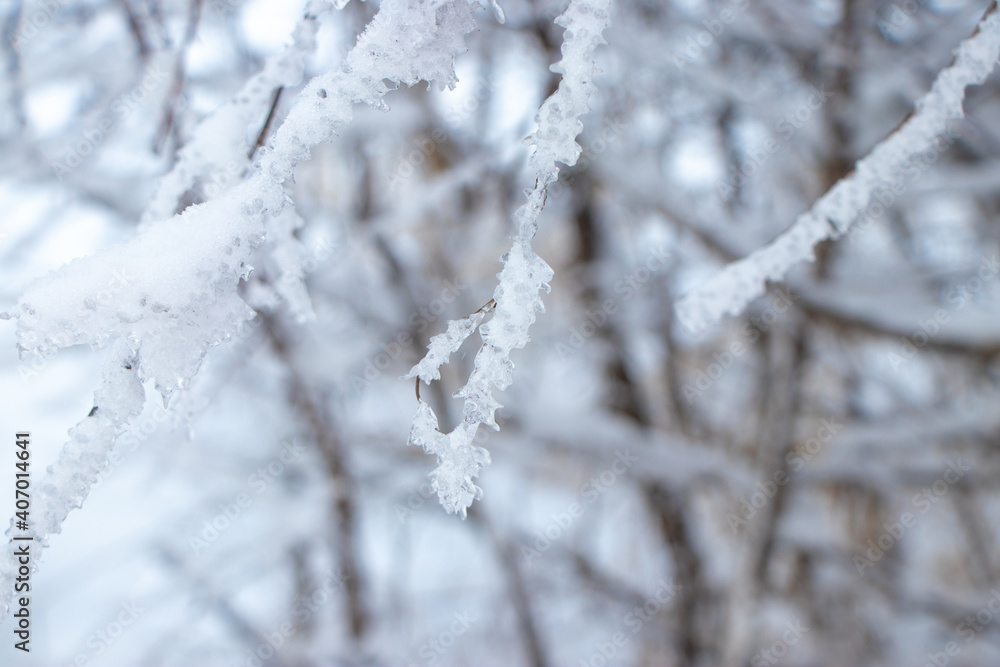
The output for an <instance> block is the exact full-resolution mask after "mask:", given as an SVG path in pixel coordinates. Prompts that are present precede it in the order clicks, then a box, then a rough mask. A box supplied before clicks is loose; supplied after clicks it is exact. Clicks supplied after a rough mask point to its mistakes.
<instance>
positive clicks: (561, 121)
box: [406, 0, 611, 517]
mask: <svg viewBox="0 0 1000 667" xmlns="http://www.w3.org/2000/svg"><path fill="white" fill-rule="evenodd" d="M610 10H611V0H572V1H571V2H570V5H569V7H568V8H567V9H566V11H565V12H564V13H563V14H561V15H560V16H559V17H558V18H557V19H556V23H557V24H558V25H561V26H563V27H564V28H566V32H565V33H564V34H563V45H562V59H561V60H560V61H559V62H558V63H556V64H554V65H552V68H551V69H552V71H553V72H556V73H560V74H562V80H561V81H560V83H559V88H558V89H557V90H556V91H555V92H554V93H553V94H552V95H551V96H549V98H548V99H546V100H545V102H543V103H542V106H541V108H540V109H539V111H538V115H537V116H536V117H535V121H536V123H537V128H536V130H535V132H534V133H533V134H532V135H531V136H530V137H529V139H528V141H529V143H531V144H532V145H533V146H534V151H533V153H532V155H531V157H530V158H529V161H528V166H529V169H530V171H531V172H532V173H533V175H534V177H535V185H534V188H532V189H531V190H528V191H527V192H526V194H527V197H528V201H527V203H525V204H523V205H522V206H521V207H520V208H519V209H518V210H517V212H516V213H515V214H514V219H515V221H516V223H517V230H518V231H517V235H516V236H515V238H514V245H513V247H512V248H511V249H510V252H508V253H507V254H506V255H505V256H504V257H503V265H504V266H503V270H502V271H501V272H500V273H499V274H498V276H497V277H498V278H499V284H498V285H497V288H496V291H495V292H494V294H493V301H494V303H495V310H494V314H493V317H492V318H491V319H490V321H489V322H487V323H486V324H484V325H482V327H481V328H480V335H481V336H482V339H483V345H482V347H480V349H479V352H478V353H477V354H476V360H475V364H474V367H473V370H472V374H471V375H470V376H469V380H468V382H467V383H466V385H465V386H464V387H462V388H461V389H460V390H459V391H458V392H457V393H456V394H455V396H456V397H460V398H463V399H465V400H464V406H463V412H464V418H463V420H462V422H461V423H460V424H459V425H458V426H456V427H455V429H454V430H453V431H451V432H450V433H447V434H445V433H441V432H440V431H439V430H438V420H437V417H436V416H435V414H434V411H433V410H432V409H431V407H430V406H429V405H428V404H427V403H425V402H424V401H422V400H421V401H419V405H418V407H417V414H416V416H415V417H414V420H413V425H412V427H411V429H410V444H411V445H418V446H421V447H423V448H424V450H425V451H426V452H427V453H428V454H434V455H436V456H437V458H438V467H437V468H436V469H435V470H434V471H433V472H431V474H430V477H431V483H432V485H433V487H434V489H435V490H436V491H437V494H438V498H439V499H440V501H441V505H442V506H443V507H444V508H445V510H447V511H448V512H449V513H453V514H454V513H457V514H460V515H461V516H462V517H465V515H466V511H467V510H468V508H469V506H470V505H472V501H473V500H476V499H479V498H481V497H482V489H480V488H479V487H478V486H476V484H475V482H474V481H473V480H474V479H475V478H476V477H478V476H479V472H480V470H481V469H482V467H483V466H485V465H488V464H489V462H490V457H489V453H488V452H487V451H486V450H485V449H483V448H482V447H479V446H477V445H475V444H474V443H473V440H474V439H475V437H476V432H477V431H478V428H479V425H480V424H485V425H486V426H489V427H490V428H492V429H494V430H499V427H498V426H497V423H496V417H495V415H496V411H497V409H498V408H500V407H502V406H501V405H500V403H499V402H498V401H497V400H496V398H494V396H493V390H494V389H499V390H501V391H503V390H504V389H506V388H507V387H509V386H510V384H511V382H512V379H513V369H514V364H513V363H512V362H511V360H510V353H511V351H512V350H515V349H519V348H522V347H524V346H525V345H526V344H527V343H528V340H529V336H528V329H529V328H530V327H531V325H532V324H533V323H534V321H535V313H536V312H539V311H542V312H544V310H545V307H544V305H543V303H542V299H541V297H540V296H539V292H540V291H541V290H543V289H544V290H546V291H548V289H549V285H548V283H549V281H550V280H551V279H552V269H551V268H550V267H549V265H548V264H546V263H545V261H544V260H543V259H542V258H541V257H539V256H538V255H537V254H535V251H534V250H533V249H532V247H531V239H532V238H533V237H534V236H535V231H536V230H537V229H538V215H539V214H540V213H541V211H542V208H543V207H544V206H545V199H546V196H547V193H548V186H549V185H550V184H551V183H552V182H554V181H555V180H556V179H557V178H558V177H559V167H558V166H557V164H556V163H557V162H562V163H563V164H566V165H569V166H572V165H574V164H576V161H577V159H578V158H579V156H580V153H581V151H582V148H581V147H580V145H579V144H577V142H576V137H577V136H578V135H579V134H580V131H581V130H582V129H583V124H582V123H581V122H580V116H582V115H583V114H585V113H586V112H587V111H588V110H589V109H590V107H589V106H588V100H589V99H590V95H591V93H593V92H594V91H595V90H596V86H595V85H594V83H593V80H594V75H595V74H596V73H597V66H596V64H595V63H594V57H593V54H594V50H595V49H596V48H597V47H598V46H599V45H601V44H605V43H606V42H605V41H604V38H603V36H602V35H603V32H604V30H605V29H606V28H607V27H608V25H609V24H610ZM481 320H482V316H481V314H480V316H478V317H476V315H474V316H473V318H467V319H464V320H458V321H457V322H450V323H449V324H448V331H447V332H446V333H445V334H442V335H439V336H435V337H434V338H432V339H431V344H430V346H429V352H428V354H427V356H425V357H424V359H423V360H422V361H421V362H420V363H418V364H417V365H416V366H414V367H413V368H412V369H411V370H410V372H409V374H408V375H407V376H406V377H408V378H413V377H419V378H420V379H421V380H423V381H424V382H428V383H429V382H430V381H431V380H435V379H438V378H439V377H440V374H439V370H438V369H439V368H440V366H441V364H443V363H445V362H446V361H447V359H448V357H449V356H450V355H451V354H452V353H454V352H455V351H456V350H457V349H458V348H459V347H460V346H461V344H462V342H463V341H464V340H465V339H466V338H467V337H468V336H469V335H470V334H471V333H472V331H473V330H475V327H476V325H478V324H479V322H480V321H481Z"/></svg>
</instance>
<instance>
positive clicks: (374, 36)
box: [0, 0, 475, 621]
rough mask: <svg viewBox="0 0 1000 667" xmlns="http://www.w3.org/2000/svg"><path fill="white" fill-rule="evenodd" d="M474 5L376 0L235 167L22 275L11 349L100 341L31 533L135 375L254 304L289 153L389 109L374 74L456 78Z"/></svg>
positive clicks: (135, 396) (59, 506)
mask: <svg viewBox="0 0 1000 667" xmlns="http://www.w3.org/2000/svg"><path fill="white" fill-rule="evenodd" d="M472 14H473V8H472V7H471V6H470V4H469V2H467V1H466V0H438V1H436V2H427V1H422V0H383V2H382V4H381V7H380V8H379V12H378V14H376V15H375V17H374V18H373V19H372V21H371V23H370V24H369V25H368V27H367V28H366V29H365V31H364V33H362V35H361V36H360V37H359V38H358V42H357V44H356V45H355V47H354V49H353V50H352V51H351V52H350V53H349V54H348V56H347V63H346V65H345V66H344V67H343V68H342V69H339V70H337V71H336V72H332V73H328V74H325V75H321V76H318V77H316V78H314V79H313V80H312V81H311V83H310V84H309V85H308V86H307V87H306V88H305V90H304V91H303V92H302V93H301V94H300V95H299V98H298V99H297V101H296V103H295V104H294V105H293V106H292V108H291V110H290V112H289V115H288V117H287V118H286V119H285V121H284V122H283V123H282V124H281V126H280V127H279V128H278V130H277V131H276V132H275V134H274V136H273V137H272V139H271V140H270V142H269V143H268V146H267V147H266V149H265V150H263V151H262V152H261V156H260V157H259V159H258V160H257V162H256V164H255V165H254V172H253V174H252V175H251V176H250V177H249V178H248V179H247V180H245V181H243V182H242V183H240V184H239V185H237V186H235V187H233V188H232V189H230V190H227V191H225V192H223V193H222V194H221V195H219V196H218V197H216V198H213V199H210V200H209V201H207V202H205V203H204V204H199V205H196V206H191V207H188V208H187V209H186V210H185V211H184V212H183V213H182V214H180V215H176V216H173V217H171V218H166V219H162V220H153V221H151V222H150V223H149V224H148V225H145V226H144V228H143V229H142V230H141V231H140V232H139V233H138V234H137V235H136V236H135V237H134V238H132V239H130V240H128V241H126V242H124V243H122V244H119V245H117V246H114V247H111V248H107V249H105V250H103V251H100V252H98V253H96V254H94V255H92V256H90V257H85V258H82V259H78V260H75V261H73V262H71V263H70V264H68V265H67V266H64V267H62V268H61V269H59V270H58V271H55V272H53V273H52V274H50V275H48V276H46V277H45V278H42V279H41V280H39V281H37V282H35V283H34V284H32V285H31V286H30V287H29V288H28V289H27V290H26V291H25V293H24V294H23V295H22V296H21V298H20V300H19V301H18V303H17V306H16V307H15V308H13V309H12V310H11V312H8V313H3V314H2V315H3V317H5V318H11V317H13V318H16V319H17V320H18V329H17V336H18V345H19V347H20V349H21V351H22V353H28V354H37V353H40V352H43V351H44V352H46V353H48V352H49V351H51V350H52V349H54V348H59V347H67V346H69V345H76V344H83V343H88V344H90V345H92V346H94V347H105V346H107V345H109V344H111V345H112V350H111V353H110V354H109V355H108V356H107V359H106V361H105V366H104V378H103V382H102V384H101V386H100V387H99V388H98V390H97V391H96V392H95V404H96V405H97V406H98V410H97V411H96V412H94V413H93V415H92V416H90V417H87V418H85V419H84V420H83V421H82V422H80V423H79V424H78V425H77V426H76V427H74V428H73V429H72V430H71V431H70V438H71V439H70V441H69V442H67V443H66V444H65V445H64V447H63V450H62V452H61V453H60V455H59V458H58V460H57V461H56V462H55V463H54V464H53V465H52V466H51V467H50V468H49V470H48V471H47V473H46V475H45V477H44V478H43V479H42V480H40V482H39V484H38V485H37V487H36V493H35V498H34V507H35V508H36V511H35V512H33V518H34V523H33V525H32V526H31V532H32V534H33V536H34V537H35V540H36V542H37V543H38V544H39V545H40V546H44V545H45V544H46V542H47V539H48V537H49V535H51V534H54V533H58V532H59V531H60V530H61V526H62V523H63V521H64V520H65V518H66V516H67V515H68V514H69V512H70V511H71V510H72V509H73V508H76V507H80V506H81V505H82V503H83V501H84V500H85V499H86V497H87V495H88V494H89V492H90V488H91V487H92V486H93V484H94V483H95V482H96V480H97V475H98V473H99V472H100V471H101V470H102V469H103V468H104V467H105V466H106V464H107V457H108V454H109V452H110V451H111V449H112V447H113V445H114V442H115V440H116V439H117V438H118V436H119V435H121V434H122V432H124V430H125V428H126V425H127V423H128V420H129V419H131V418H132V417H133V416H135V415H136V414H138V413H139V412H140V411H141V410H142V407H143V405H144V403H145V395H144V391H143V383H144V382H145V381H147V380H151V381H153V382H154V384H155V386H156V388H157V389H158V390H159V391H160V393H161V394H162V395H163V396H164V398H165V399H166V398H167V397H168V396H170V395H171V393H172V392H173V391H175V390H177V389H182V388H185V387H186V386H188V385H189V384H190V382H191V380H192V379H193V378H194V376H195V375H196V373H197V372H198V369H199V367H200V366H201V362H202V360H203V359H204V356H205V354H206V353H207V352H208V349H209V348H210V347H212V346H214V345H218V344H220V343H222V342H224V341H225V340H227V339H230V338H232V337H233V336H235V335H238V334H239V332H240V331H241V330H242V329H243V327H245V326H246V322H247V320H249V319H251V318H252V317H253V316H254V314H255V313H254V311H253V310H252V309H251V308H250V307H249V306H247V304H246V303H244V302H243V300H242V299H240V297H239V295H238V293H237V287H238V284H239V282H240V280H241V279H245V278H246V277H247V276H248V275H249V272H250V271H251V270H252V267H251V265H250V260H251V259H252V257H253V255H254V251H255V249H256V248H258V247H259V246H260V245H261V243H262V242H263V239H264V236H265V232H266V226H265V222H264V221H265V215H264V214H265V213H271V214H273V215H274V216H277V215H279V214H280V213H281V212H282V211H283V210H284V209H285V207H286V204H287V199H286V197H285V193H284V189H283V187H282V183H283V182H284V181H285V180H286V179H288V178H289V177H290V176H291V174H292V170H293V169H294V168H295V166H296V165H297V164H299V163H300V162H302V161H303V160H305V159H307V158H308V157H309V151H310V148H311V147H312V146H315V145H317V144H319V143H321V142H323V141H327V140H329V139H330V138H331V137H332V136H333V134H334V131H335V130H336V128H338V127H339V126H341V125H343V124H344V123H347V122H349V121H350V120H351V117H352V109H351V107H352V104H354V103H357V102H364V103H367V104H370V105H373V106H375V107H377V108H382V109H385V108H387V107H386V106H385V103H384V102H383V101H382V97H383V96H384V95H385V94H386V93H387V92H388V91H389V87H388V85H387V84H386V82H389V83H390V84H392V83H396V84H398V83H405V84H407V85H413V84H415V83H417V81H420V80H425V81H429V82H430V81H433V82H436V83H437V84H438V85H441V86H452V85H454V83H455V81H456V77H455V56H456V55H457V54H458V53H460V52H462V51H464V50H465V45H464V37H465V35H466V34H467V33H468V32H470V31H471V30H472V29H473V28H474V27H475V21H474V20H473V18H472ZM269 217H270V216H269ZM36 562H37V561H36ZM16 572H17V563H16V561H14V560H12V559H11V556H10V552H7V553H6V554H4V555H3V556H0V591H2V593H0V595H2V596H3V597H0V600H3V602H4V605H3V608H2V610H0V621H2V620H3V618H4V617H5V616H6V614H7V612H8V609H9V606H8V604H7V602H8V601H9V599H10V595H12V592H13V590H14V586H13V583H14V576H15V574H16Z"/></svg>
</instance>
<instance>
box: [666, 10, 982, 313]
mask: <svg viewBox="0 0 1000 667" xmlns="http://www.w3.org/2000/svg"><path fill="white" fill-rule="evenodd" d="M998 57H1000V14H998V12H997V5H996V3H993V4H992V5H991V7H990V9H989V11H988V12H987V14H986V15H985V16H984V17H983V19H982V20H981V21H980V23H979V25H978V27H977V28H976V31H975V33H973V35H972V36H971V37H969V38H968V39H966V40H965V41H964V42H962V44H961V45H960V46H959V48H958V52H957V54H956V57H955V60H954V62H953V63H952V64H951V65H950V66H949V67H947V68H946V69H944V70H942V71H941V73H940V74H938V76H937V79H935V81H934V84H933V86H932V87H931V90H930V92H928V93H927V94H926V95H924V96H923V97H922V98H921V99H920V100H919V101H918V102H917V105H916V109H915V110H914V112H913V114H912V115H911V116H910V117H909V118H908V119H907V120H906V121H905V122H904V123H903V124H902V125H901V126H900V127H899V128H898V129H897V130H896V131H895V132H893V133H892V134H891V135H890V136H889V137H888V138H886V139H885V140H884V141H882V143H880V144H879V145H878V146H876V147H875V148H874V149H873V150H872V152H871V153H869V154H868V155H867V156H866V157H864V158H862V159H861V160H860V161H859V162H858V163H857V164H856V165H855V167H854V171H853V172H852V173H851V174H850V175H849V176H847V177H845V178H843V179H842V180H840V181H839V182H838V183H837V184H836V185H834V186H833V188H831V189H830V191H829V192H827V193H826V194H825V195H823V197H821V198H820V199H819V201H817V202H816V203H815V204H814V205H813V206H812V208H811V209H810V210H809V211H807V212H806V213H804V214H802V215H801V216H799V217H798V218H797V219H796V220H795V222H794V223H793V224H792V226H791V227H789V228H788V229H787V230H786V231H785V232H783V233H782V234H781V235H780V236H778V238H776V239H775V240H774V241H772V242H771V243H770V244H768V245H767V246H765V247H763V248H761V249H760V250H757V251H756V252H754V253H753V254H751V255H750V256H748V257H746V258H744V259H742V260H739V261H737V262H733V263H732V264H730V265H729V266H727V267H726V268H725V269H724V270H723V271H722V272H721V273H719V274H718V275H716V276H715V277H713V278H712V279H710V280H709V281H708V282H706V283H705V284H703V285H701V286H699V287H698V288H696V289H695V290H693V291H692V292H689V293H688V294H687V295H685V296H684V297H683V298H682V299H680V300H679V301H678V303H677V315H678V317H679V318H680V320H681V322H682V323H683V324H684V325H685V326H686V327H688V328H689V329H691V330H693V331H701V330H702V329H704V328H705V327H706V326H708V325H709V324H711V323H712V322H714V321H716V320H718V319H719V318H720V317H722V316H723V315H724V314H729V315H737V314H739V313H740V312H741V311H742V310H743V309H744V308H745V307H746V305H747V304H748V303H750V301H752V300H753V299H755V298H757V297H758V296H760V295H761V294H763V292H764V289H765V283H766V281H773V280H781V279H782V278H783V277H784V276H785V274H786V273H787V272H788V270H789V269H791V267H793V266H794V265H796V264H798V263H799V262H802V261H812V259H813V252H814V248H815V246H816V244H817V243H819V242H821V241H823V240H825V239H829V238H837V237H839V236H841V235H842V234H844V233H846V232H847V231H848V230H849V229H850V227H851V225H852V224H853V223H854V221H855V220H856V219H857V217H858V215H859V213H860V212H861V211H862V210H863V209H864V208H865V207H866V206H867V205H868V202H869V200H870V199H871V197H872V194H873V192H874V191H875V189H876V188H878V187H879V186H882V185H885V184H888V183H891V182H892V180H893V178H894V176H895V175H896V174H898V173H899V171H900V170H901V169H902V168H903V167H904V166H905V165H906V164H907V162H908V161H910V160H912V159H913V158H914V157H915V156H916V155H917V154H919V153H921V152H922V151H925V150H927V149H929V148H931V147H932V146H933V145H934V142H935V140H937V139H938V138H939V137H940V136H941V135H942V134H944V133H945V132H946V131H947V129H948V122H949V121H950V120H952V119H956V118H961V117H962V115H963V111H962V101H963V99H964V97H965V89H966V88H967V87H968V86H972V85H979V84H982V83H983V82H984V81H985V80H986V77H987V76H989V74H990V72H991V71H993V66H994V64H995V63H996V61H997V58H998Z"/></svg>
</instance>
